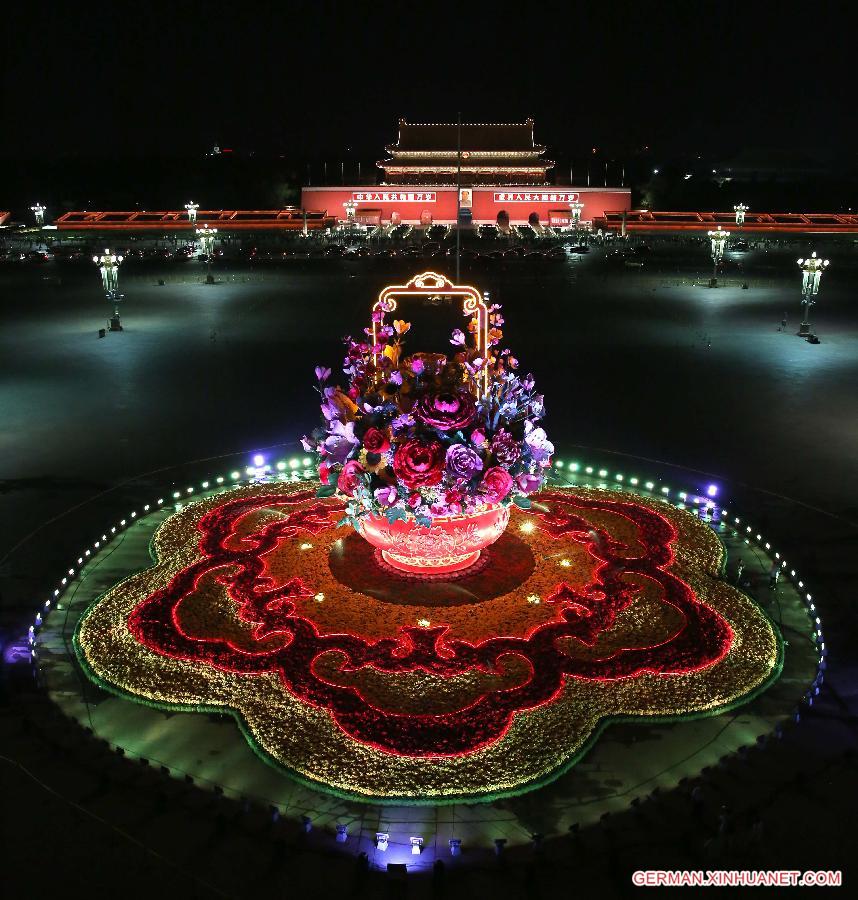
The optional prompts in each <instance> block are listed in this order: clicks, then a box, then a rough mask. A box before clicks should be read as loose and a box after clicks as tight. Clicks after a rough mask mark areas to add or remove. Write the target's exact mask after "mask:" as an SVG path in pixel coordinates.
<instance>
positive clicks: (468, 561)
mask: <svg viewBox="0 0 858 900" xmlns="http://www.w3.org/2000/svg"><path fill="white" fill-rule="evenodd" d="M508 523H509V509H508V508H507V507H505V506H500V505H492V506H489V507H487V508H486V509H484V510H481V511H480V512H478V513H471V514H469V515H461V516H443V517H439V518H437V519H434V520H433V521H432V525H431V526H429V527H428V528H427V527H425V526H422V525H418V524H417V523H416V522H415V521H414V520H413V519H409V520H408V521H403V520H402V519H398V520H396V521H395V522H388V521H387V519H386V518H384V516H368V517H366V518H364V519H362V520H361V523H360V525H361V529H360V533H361V535H362V536H363V537H364V538H365V539H366V540H367V541H369V543H370V544H372V545H373V547H377V548H378V549H379V550H380V551H381V555H382V558H383V559H384V561H385V562H386V563H387V564H388V565H390V566H392V567H393V568H394V569H398V570H399V571H400V572H407V573H409V574H411V575H419V574H432V575H447V574H451V573H453V572H462V571H464V570H465V569H468V568H470V567H471V566H472V565H474V563H476V562H477V560H478V559H479V558H480V551H482V550H484V549H485V548H486V547H488V546H490V545H491V544H493V543H494V542H495V541H496V540H497V539H498V538H499V537H500V536H501V535H502V534H503V533H504V530H505V529H506V526H507V524H508Z"/></svg>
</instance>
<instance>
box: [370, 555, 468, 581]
mask: <svg viewBox="0 0 858 900" xmlns="http://www.w3.org/2000/svg"><path fill="white" fill-rule="evenodd" d="M481 552H482V551H480V550H475V551H474V552H473V553H466V554H464V555H463V556H442V557H431V556H402V555H401V554H399V553H393V552H392V551H391V550H382V551H381V557H382V559H383V560H384V561H385V562H386V563H387V564H388V565H389V566H393V568H394V569H399V571H400V572H408V573H410V574H412V575H421V574H432V575H449V574H451V573H452V572H462V571H464V570H465V569H470V568H471V566H472V565H474V563H475V562H477V560H478V559H479V558H480V553H481Z"/></svg>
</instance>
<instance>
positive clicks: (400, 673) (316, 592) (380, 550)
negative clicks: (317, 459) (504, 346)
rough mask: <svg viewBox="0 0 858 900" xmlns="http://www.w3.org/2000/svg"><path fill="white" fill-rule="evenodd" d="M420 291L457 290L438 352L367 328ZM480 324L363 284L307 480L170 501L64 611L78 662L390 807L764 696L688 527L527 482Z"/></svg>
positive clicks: (768, 665)
mask: <svg viewBox="0 0 858 900" xmlns="http://www.w3.org/2000/svg"><path fill="white" fill-rule="evenodd" d="M420 292H423V294H424V295H434V294H437V293H442V294H447V295H450V294H452V295H453V296H458V297H460V298H462V300H463V307H464V310H465V313H466V314H467V316H468V320H467V328H466V329H462V331H461V332H459V331H457V332H454V334H453V337H452V341H453V345H454V351H453V355H452V358H449V359H448V358H447V357H446V355H443V356H442V355H434V354H427V353H421V352H412V353H410V354H407V353H406V352H405V349H404V346H405V343H404V338H405V335H406V334H408V333H409V331H410V329H409V327H408V324H407V323H406V322H405V321H404V320H400V319H395V318H394V319H393V320H392V322H391V323H390V324H388V323H386V322H385V315H387V314H390V313H394V312H395V311H396V300H397V298H400V299H401V297H402V295H403V294H415V293H416V294H419V293H420ZM501 324H502V320H501V318H500V312H499V310H498V309H497V307H492V306H488V305H487V304H486V303H485V302H484V301H483V298H482V297H480V295H479V293H478V292H477V291H475V290H474V289H472V288H463V287H459V286H456V285H452V284H450V282H448V281H447V280H446V279H444V278H443V277H442V276H440V275H436V274H433V273H427V274H425V275H421V276H419V277H417V278H414V279H412V281H410V282H409V283H408V284H407V285H404V286H401V287H396V288H393V289H391V290H389V291H385V292H383V293H382V295H381V297H380V298H379V301H378V303H377V304H376V307H375V309H374V312H373V321H372V324H371V326H370V327H369V328H368V329H367V336H366V340H360V341H354V340H349V341H348V355H347V358H346V365H345V368H346V371H347V374H348V375H349V384H348V387H346V388H343V389H340V388H337V387H334V386H332V385H331V384H330V383H329V381H330V373H329V372H328V371H327V370H326V369H321V368H320V369H319V371H318V373H317V374H318V386H319V390H320V392H321V394H322V398H323V412H324V417H325V427H324V428H323V429H320V430H319V431H317V432H316V433H315V435H314V436H312V437H311V438H310V439H308V443H309V444H310V446H313V447H316V448H318V450H319V454H320V456H321V464H320V472H319V474H320V476H321V480H320V481H319V482H317V483H315V484H310V485H308V484H307V483H306V482H305V483H289V482H288V481H284V480H282V479H281V478H279V477H276V478H274V479H273V480H265V479H263V480H260V481H253V480H251V481H250V483H247V484H239V485H235V486H233V487H230V488H225V489H223V490H218V491H215V492H213V493H212V494H211V495H210V496H207V497H205V498H202V499H200V500H196V501H194V502H191V503H188V504H182V503H178V504H177V506H176V509H175V511H174V512H172V514H171V515H170V516H169V517H168V518H167V519H166V520H164V521H163V522H162V523H161V524H160V525H158V527H157V529H156V530H155V531H154V535H153V537H152V541H151V549H152V553H153V556H154V559H155V562H154V564H153V565H152V566H151V567H150V568H146V569H144V570H142V571H140V572H137V573H136V574H132V575H131V576H130V577H128V578H126V579H125V580H123V581H122V582H120V583H119V584H117V585H116V586H114V587H113V588H111V589H110V590H108V591H107V592H106V593H105V594H103V595H102V596H101V597H100V598H98V600H96V601H95V602H94V603H93V604H92V606H91V607H90V608H89V609H88V610H87V612H86V614H85V616H84V617H83V618H82V619H81V621H80V624H79V626H78V629H77V631H76V634H75V648H76V650H77V653H78V658H79V659H80V661H81V663H82V665H83V667H84V669H85V671H86V672H87V673H88V674H89V675H90V676H91V677H92V678H93V679H95V680H96V681H97V682H98V683H99V684H100V685H102V686H103V687H105V688H107V689H108V690H111V691H114V692H116V693H119V694H121V695H123V696H127V697H131V698H133V699H135V700H137V701H140V702H143V703H147V704H151V705H154V706H157V707H159V708H164V709H168V710H175V709H182V710H189V711H199V712H209V711H223V710H226V711H231V712H232V713H233V714H234V715H235V716H236V717H237V719H238V721H239V722H240V724H241V727H242V730H243V733H244V735H245V737H246V738H247V740H248V741H249V742H250V744H251V745H252V747H253V748H254V749H255V750H256V751H257V753H258V754H259V755H260V756H262V757H263V758H264V759H265V760H266V761H268V762H270V763H271V764H272V765H274V766H276V767H278V768H279V769H281V770H282V771H283V772H287V773H289V774H290V775H292V776H293V777H295V778H297V779H299V780H301V781H302V782H304V783H306V784H309V785H312V786H315V787H318V788H320V789H322V790H325V791H329V792H332V793H335V794H338V795H341V796H345V797H350V798H358V799H365V800H372V801H379V802H405V803H442V802H452V801H456V800H466V801H469V802H470V801H474V800H486V799H490V798H496V797H503V796H509V795H512V794H517V793H521V792H523V791H527V790H532V789H534V788H536V787H539V786H540V785H543V784H545V783H546V782H548V781H550V780H551V779H553V778H556V777H558V775H560V774H561V773H562V772H563V771H564V770H565V769H566V768H568V767H569V766H571V765H572V764H573V763H574V762H575V761H576V760H578V759H579V758H580V757H581V756H582V754H583V753H584V752H585V751H586V750H587V748H588V747H589V746H590V745H591V744H592V743H593V741H594V740H595V739H596V737H597V736H598V734H599V731H600V729H601V728H602V727H603V726H604V725H605V724H606V723H609V722H611V721H612V720H617V719H622V720H628V719H630V718H633V719H646V718H649V717H662V718H664V717H669V718H671V719H682V718H685V717H693V716H699V715H708V714H712V713H716V712H719V711H721V710H724V709H728V708H731V707H734V706H735V705H737V704H739V703H741V702H744V701H745V700H747V699H748V698H749V697H751V696H754V695H755V694H756V693H759V692H760V691H761V690H763V689H764V688H765V687H766V686H767V685H768V684H769V683H770V682H771V681H772V680H773V679H774V678H775V677H776V676H777V674H778V672H779V669H780V664H781V652H782V644H781V641H780V638H779V635H778V633H777V630H776V629H775V627H774V626H773V625H772V623H771V622H770V620H769V619H768V617H767V616H766V615H765V614H764V613H763V611H762V610H761V609H760V608H759V607H758V605H757V604H756V603H755V602H754V601H753V600H752V599H751V598H749V597H747V596H746V595H745V594H743V593H742V592H741V591H739V590H738V589H737V588H736V587H734V586H733V585H732V584H730V583H729V582H728V581H727V580H726V579H724V578H723V566H724V558H725V552H724V548H723V546H722V545H721V543H720V541H719V539H718V537H717V536H716V535H715V533H714V532H713V531H712V529H711V528H709V527H708V526H707V525H706V524H705V523H704V522H702V521H700V519H699V518H697V517H695V516H694V515H693V514H692V513H691V512H689V511H687V510H685V509H677V508H676V507H673V506H671V504H669V503H667V502H665V501H663V500H660V499H658V498H657V497H656V496H654V495H652V494H649V495H646V496H643V495H641V494H638V493H634V492H632V491H628V490H608V489H606V486H580V485H579V486H567V487H564V488H561V487H559V486H558V485H550V484H545V483H544V482H545V481H546V473H547V462H548V460H549V458H550V454H551V452H552V447H551V445H550V444H549V443H548V440H547V438H546V436H545V434H544V432H543V431H542V430H541V428H540V427H539V425H538V421H539V417H540V416H541V414H542V408H543V404H542V398H541V396H539V395H538V394H536V393H535V390H534V385H533V379H532V378H530V377H522V376H521V375H519V374H518V371H517V365H516V363H515V361H514V360H513V359H512V358H511V354H509V353H507V352H505V351H503V350H501V349H500V347H499V341H500V326H501ZM466 332H467V333H466ZM283 477H284V478H287V479H288V475H284V476H283ZM349 523H350V524H351V525H352V526H353V529H346V528H344V527H343V525H345V524H349ZM144 525H145V522H140V523H139V524H138V525H137V526H135V527H143V526H144ZM427 575H428V576H429V577H426V576H427ZM415 576H416V577H415Z"/></svg>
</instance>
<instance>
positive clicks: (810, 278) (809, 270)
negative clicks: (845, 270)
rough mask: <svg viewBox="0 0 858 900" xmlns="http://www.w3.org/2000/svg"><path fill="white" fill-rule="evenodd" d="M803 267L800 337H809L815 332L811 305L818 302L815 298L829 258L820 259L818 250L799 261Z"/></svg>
mask: <svg viewBox="0 0 858 900" xmlns="http://www.w3.org/2000/svg"><path fill="white" fill-rule="evenodd" d="M798 264H799V267H800V268H801V306H802V313H803V314H802V321H801V326H800V327H799V329H798V335H799V337H808V336H809V335H811V334H813V331H812V330H811V327H810V307H811V306H813V304H814V303H816V300H814V299H813V298H814V297H815V296H816V295H817V294H818V293H819V283H820V281H822V273H823V271H825V269H826V268H827V267H828V260H827V259H820V258H819V257H818V256H817V255H816V251H815V250H814V251H813V253H811V254H810V256H809V257H808V258H807V259H800V260H799V261H798Z"/></svg>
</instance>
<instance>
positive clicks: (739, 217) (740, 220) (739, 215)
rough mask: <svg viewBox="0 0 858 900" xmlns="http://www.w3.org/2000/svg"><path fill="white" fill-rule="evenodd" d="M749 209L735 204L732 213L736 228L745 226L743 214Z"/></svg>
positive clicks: (740, 204) (741, 204)
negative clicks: (734, 217) (734, 214)
mask: <svg viewBox="0 0 858 900" xmlns="http://www.w3.org/2000/svg"><path fill="white" fill-rule="evenodd" d="M749 208H750V207H748V206H745V204H744V203H737V204H736V205H735V206H734V207H733V212H734V213H736V226H737V227H738V228H741V227H742V226H743V225H744V224H745V213H746V212H747V211H748V209H749Z"/></svg>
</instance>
